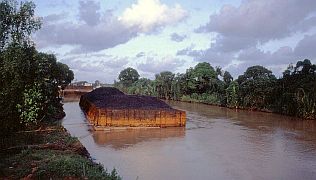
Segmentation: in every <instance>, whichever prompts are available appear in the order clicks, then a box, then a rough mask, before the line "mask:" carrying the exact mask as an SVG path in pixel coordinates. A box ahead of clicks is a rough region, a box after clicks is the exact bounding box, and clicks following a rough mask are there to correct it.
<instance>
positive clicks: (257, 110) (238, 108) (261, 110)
mask: <svg viewBox="0 0 316 180" xmlns="http://www.w3.org/2000/svg"><path fill="white" fill-rule="evenodd" d="M161 100H163V101H167V102H168V101H176V102H185V103H190V104H194V103H196V104H204V105H208V106H216V107H220V108H227V109H231V110H241V111H248V112H262V113H269V114H276V115H280V116H286V117H290V118H293V119H297V120H303V121H315V120H316V119H305V118H301V117H296V116H291V115H287V114H282V113H278V112H274V111H272V110H268V109H266V110H265V109H257V108H253V109H252V108H242V107H227V106H223V105H219V104H212V103H206V102H196V101H182V100H166V99H161Z"/></svg>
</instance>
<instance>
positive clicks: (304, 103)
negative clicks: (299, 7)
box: [114, 59, 316, 119]
mask: <svg viewBox="0 0 316 180" xmlns="http://www.w3.org/2000/svg"><path fill="white" fill-rule="evenodd" d="M118 80H119V81H115V82H114V86H115V87H117V88H119V89H120V90H122V91H124V92H126V93H128V94H137V95H148V96H156V97H158V98H161V99H167V100H179V101H187V102H201V103H206V104H213V105H219V106H224V107H229V108H240V109H250V110H262V111H269V112H277V113H281V114H285V115H291V116H296V117H300V118H304V119H316V65H315V64H312V63H311V61H310V60H308V59H305V60H303V61H298V62H297V63H296V65H292V64H290V65H289V66H288V68H287V69H286V70H285V71H284V72H283V75H282V77H280V78H276V77H275V75H273V73H272V71H270V70H268V69H267V68H265V67H263V66H259V65H256V66H251V67H249V68H247V70H246V71H245V72H244V73H243V74H242V75H240V76H238V78H237V79H235V80H234V79H233V77H232V76H231V74H230V73H229V72H228V71H223V70H222V69H221V68H220V67H215V68H214V67H212V66H211V64H210V63H208V62H201V63H198V64H197V65H196V66H195V67H191V68H189V69H187V70H186V72H185V73H177V74H174V73H172V72H170V71H163V72H160V73H159V74H156V75H155V79H154V80H150V79H147V78H140V75H139V74H138V72H137V70H135V69H133V68H130V67H129V68H126V69H124V70H122V71H121V72H120V74H119V77H118Z"/></svg>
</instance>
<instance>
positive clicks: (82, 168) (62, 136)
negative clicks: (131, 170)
mask: <svg viewBox="0 0 316 180" xmlns="http://www.w3.org/2000/svg"><path fill="white" fill-rule="evenodd" d="M4 141H7V142H6V144H7V146H6V147H4V148H1V151H0V179H50V178H53V179H56V178H57V179H91V178H93V179H111V180H112V179H120V177H119V176H118V175H117V173H116V170H115V169H113V171H112V172H111V173H109V172H107V170H105V169H104V168H103V166H102V165H100V164H97V163H95V162H93V161H92V159H91V157H90V154H89V153H88V151H87V150H86V148H85V147H84V146H83V145H82V144H81V143H80V141H79V140H78V139H77V138H75V137H72V136H70V134H69V133H68V132H67V130H66V129H65V128H64V127H63V126H62V125H61V124H60V122H57V123H54V124H48V123H43V124H41V125H40V127H39V128H38V129H37V130H32V131H23V132H18V133H16V134H15V135H14V136H12V137H10V139H7V140H2V142H4ZM2 144H3V143H2Z"/></svg>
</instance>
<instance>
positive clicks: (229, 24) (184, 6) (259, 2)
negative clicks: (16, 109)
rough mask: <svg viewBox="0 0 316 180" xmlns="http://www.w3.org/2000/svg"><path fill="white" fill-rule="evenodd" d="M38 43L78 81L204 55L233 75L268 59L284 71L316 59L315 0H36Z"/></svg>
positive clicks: (179, 64)
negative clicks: (302, 61) (40, 26)
mask: <svg viewBox="0 0 316 180" xmlns="http://www.w3.org/2000/svg"><path fill="white" fill-rule="evenodd" d="M34 2H35V4H36V6H37V7H36V15H37V16H40V17H42V20H43V24H42V28H41V30H39V31H38V32H36V33H35V34H34V35H33V37H32V38H33V40H34V42H35V43H36V46H37V48H38V49H39V50H40V51H42V52H46V53H53V54H55V55H56V56H57V59H58V61H60V62H62V63H65V64H67V65H68V66H69V67H70V69H72V70H73V71H74V73H75V81H81V80H85V81H88V82H94V81H95V80H99V81H101V82H103V83H113V81H114V80H117V77H118V74H119V73H120V71H121V70H123V69H124V68H127V67H132V68H135V69H136V70H137V71H138V72H139V74H140V75H141V77H146V78H150V79H153V78H154V77H155V74H157V73H159V72H161V71H171V72H173V73H184V72H185V70H186V69H188V68H189V67H194V66H195V65H196V64H197V63H199V62H209V63H210V64H211V65H212V66H213V67H216V66H220V67H221V68H222V69H223V70H226V71H229V72H230V73H231V74H232V75H233V76H234V77H235V78H236V77H238V75H240V74H243V72H244V71H245V70H246V69H247V67H249V66H253V65H262V66H265V67H267V68H268V69H270V70H272V71H273V73H274V74H275V75H276V76H277V77H279V76H281V74H282V72H283V71H284V70H285V69H286V68H287V66H288V65H289V64H290V63H293V64H295V63H296V62H297V61H298V60H304V59H310V60H311V61H312V62H313V63H316V49H315V47H316V1H315V0H195V1H192V0H181V1H178V0H168V1H167V0H54V1H43V0H34Z"/></svg>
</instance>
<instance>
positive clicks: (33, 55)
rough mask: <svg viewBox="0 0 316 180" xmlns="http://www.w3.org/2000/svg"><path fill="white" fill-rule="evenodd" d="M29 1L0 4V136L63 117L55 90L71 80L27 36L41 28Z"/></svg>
mask: <svg viewBox="0 0 316 180" xmlns="http://www.w3.org/2000/svg"><path fill="white" fill-rule="evenodd" d="M34 10H35V4H34V3H33V2H20V3H18V2H17V1H15V0H3V1H1V2H0V22H1V23H0V24H1V25H0V26H1V28H0V136H5V135H9V134H10V133H12V132H16V131H19V130H22V129H25V128H32V127H34V125H36V124H37V123H39V122H40V121H42V120H47V119H52V118H56V119H59V118H61V117H63V115H64V112H63V108H62V104H61V103H60V98H59V88H64V87H65V86H66V85H67V84H69V83H70V82H71V80H73V78H74V74H73V72H72V71H71V70H70V69H69V67H68V66H67V65H66V64H63V63H60V62H57V59H56V57H55V55H53V54H46V53H41V52H39V51H37V50H36V48H35V44H34V43H33V42H32V41H31V38H30V36H31V34H32V33H34V32H35V31H37V30H39V29H40V27H41V19H39V18H37V17H35V15H34Z"/></svg>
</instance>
